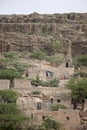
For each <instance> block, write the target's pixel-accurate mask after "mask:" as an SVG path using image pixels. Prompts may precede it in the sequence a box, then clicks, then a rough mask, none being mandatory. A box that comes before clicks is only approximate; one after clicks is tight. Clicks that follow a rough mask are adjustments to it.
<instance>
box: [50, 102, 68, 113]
mask: <svg viewBox="0 0 87 130" xmlns="http://www.w3.org/2000/svg"><path fill="white" fill-rule="evenodd" d="M59 109H67V107H66V106H64V105H62V104H57V105H53V106H51V107H50V110H51V111H58V110H59Z"/></svg>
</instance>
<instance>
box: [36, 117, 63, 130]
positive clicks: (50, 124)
mask: <svg viewBox="0 0 87 130" xmlns="http://www.w3.org/2000/svg"><path fill="white" fill-rule="evenodd" d="M62 126H63V125H62V124H61V123H60V122H57V121H55V120H54V119H52V118H49V117H45V119H44V121H43V123H42V124H41V125H40V126H39V128H38V130H62V128H63V127H62Z"/></svg>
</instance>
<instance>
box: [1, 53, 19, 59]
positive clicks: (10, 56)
mask: <svg viewBox="0 0 87 130" xmlns="http://www.w3.org/2000/svg"><path fill="white" fill-rule="evenodd" d="M3 55H4V56H5V58H11V59H14V58H17V53H15V52H4V53H3Z"/></svg>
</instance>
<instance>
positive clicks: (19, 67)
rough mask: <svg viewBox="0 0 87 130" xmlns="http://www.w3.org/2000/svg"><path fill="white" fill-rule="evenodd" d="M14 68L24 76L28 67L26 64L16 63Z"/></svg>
mask: <svg viewBox="0 0 87 130" xmlns="http://www.w3.org/2000/svg"><path fill="white" fill-rule="evenodd" d="M13 66H14V67H15V69H16V70H17V71H18V72H19V73H21V74H23V72H24V70H25V68H26V67H28V65H27V64H24V63H21V62H15V63H14V64H13Z"/></svg>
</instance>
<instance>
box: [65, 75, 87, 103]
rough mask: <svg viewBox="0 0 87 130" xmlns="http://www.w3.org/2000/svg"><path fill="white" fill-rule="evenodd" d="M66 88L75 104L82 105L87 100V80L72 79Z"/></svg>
mask: <svg viewBox="0 0 87 130" xmlns="http://www.w3.org/2000/svg"><path fill="white" fill-rule="evenodd" d="M67 87H68V88H69V89H70V90H71V96H72V98H73V99H74V100H75V101H76V102H77V103H82V101H83V100H84V99H85V98H87V78H83V79H81V80H78V79H75V78H73V79H71V80H70V81H69V83H68V84H67Z"/></svg>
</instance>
